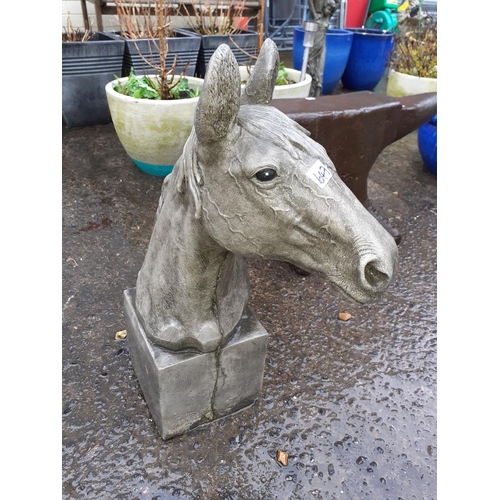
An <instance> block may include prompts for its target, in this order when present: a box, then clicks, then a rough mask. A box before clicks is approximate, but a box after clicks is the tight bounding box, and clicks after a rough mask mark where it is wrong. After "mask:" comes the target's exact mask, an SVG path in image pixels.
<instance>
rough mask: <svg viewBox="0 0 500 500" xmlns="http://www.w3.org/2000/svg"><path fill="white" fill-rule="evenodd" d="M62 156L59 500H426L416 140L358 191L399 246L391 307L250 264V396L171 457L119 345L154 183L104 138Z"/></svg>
mask: <svg viewBox="0 0 500 500" xmlns="http://www.w3.org/2000/svg"><path fill="white" fill-rule="evenodd" d="M62 145H63V157H62V166H63V177H62V180H63V192H62V198H63V225H62V237H63V242H62V243H63V247H62V254H63V263H62V269H63V283H62V294H63V295H62V301H63V341H62V345H63V351H62V366H63V375H62V382H63V388H62V395H63V401H62V413H63V415H62V444H63V458H62V464H63V473H62V492H63V498H65V499H80V498H82V499H178V498H180V499H241V500H257V499H259V500H261V499H262V500H264V499H265V500H268V499H269V500H271V499H279V500H281V499H325V500H326V499H346V500H351V499H361V498H363V499H364V498H370V499H374V500H380V499H390V500H398V499H404V500H408V499H417V500H431V499H435V498H436V496H437V493H436V492H437V486H436V471H437V450H436V442H437V437H436V231H437V213H436V210H437V209H436V203H437V201H436V178H435V177H434V176H433V175H432V174H430V173H429V172H428V171H427V170H426V169H425V168H424V166H423V164H422V160H421V158H420V155H419V152H418V148H417V138H416V132H414V133H412V134H410V135H408V136H406V137H405V138H403V139H401V140H400V141H398V142H397V143H395V144H393V145H391V146H389V147H388V148H386V149H385V150H384V151H383V153H382V154H381V155H380V156H379V158H378V160H377V162H376V164H375V166H374V168H373V170H372V173H371V176H370V178H369V195H370V198H371V201H372V203H373V205H374V206H375V208H376V209H377V211H378V213H379V215H380V216H381V217H382V218H383V219H385V220H386V221H388V222H389V223H390V224H392V225H393V226H395V227H397V228H398V229H399V230H400V231H401V233H402V242H401V244H400V246H399V251H400V263H399V272H398V274H397V277H396V279H395V280H394V282H393V283H392V285H391V286H390V288H389V291H388V293H387V294H386V295H385V297H384V298H383V299H382V300H381V301H379V302H378V303H375V304H372V305H368V306H366V305H365V306H360V305H356V304H353V303H351V302H350V301H348V300H346V299H344V298H343V297H341V296H340V295H339V294H338V293H336V292H335V291H333V290H332V289H331V288H330V287H329V286H328V285H327V284H326V282H325V280H324V279H323V278H321V277H320V276H317V275H310V276H300V275H298V274H296V273H295V272H294V271H293V270H291V269H290V268H289V267H288V266H287V265H285V264H282V263H272V262H259V261H250V262H249V273H250V278H251V283H252V294H251V300H250V307H251V309H252V310H253V312H254V313H255V314H256V316H257V318H258V319H259V320H260V321H261V323H262V324H263V326H264V327H265V328H266V329H267V330H268V331H269V333H270V340H269V346H268V352H267V362H266V368H265V376H264V383H263V389H262V393H261V396H260V397H259V398H258V399H257V401H256V402H255V404H254V405H253V406H252V407H250V408H248V409H245V410H243V411H241V412H239V413H237V414H235V415H232V416H228V417H225V418H223V419H221V420H219V421H216V422H213V423H211V424H208V425H205V426H203V427H199V428H197V429H194V430H192V431H189V432H187V433H186V434H185V435H183V436H180V437H177V438H174V439H172V440H170V441H167V442H164V441H162V440H161V438H160V437H159V435H158V433H157V430H156V428H155V425H154V422H153V421H152V420H151V415H150V414H149V410H148V407H147V405H146V403H145V401H144V399H143V396H142V393H141V389H140V387H139V384H138V381H137V379H136V377H135V374H134V371H133V369H132V365H131V361H130V356H129V351H128V344H127V340H126V339H125V340H115V334H116V332H118V331H120V330H123V329H125V319H124V313H123V290H124V289H126V288H129V287H132V286H134V285H135V280H136V277H137V273H138V271H139V268H140V266H141V264H142V260H143V258H144V254H145V250H146V246H147V243H148V241H149V236H150V233H151V229H152V224H153V219H154V215H155V211H156V206H157V202H158V198H159V194H160V188H161V183H162V179H160V178H157V177H152V176H149V175H146V174H144V173H142V172H141V171H140V170H139V169H138V168H137V167H135V165H134V164H133V163H132V161H131V160H130V159H129V158H128V156H127V154H126V153H125V151H124V150H123V148H122V146H121V144H120V142H119V141H118V138H117V136H116V133H115V132H114V129H113V126H112V125H102V126H95V127H87V128H84V129H79V130H68V129H64V128H63V139H62ZM339 311H347V312H349V313H350V314H352V318H351V319H350V320H349V321H348V322H342V321H340V320H339V319H338V318H337V316H338V313H339ZM277 450H283V451H285V452H287V453H288V454H289V462H288V465H287V466H286V467H285V466H282V465H281V464H280V463H278V462H277V460H276V451H277Z"/></svg>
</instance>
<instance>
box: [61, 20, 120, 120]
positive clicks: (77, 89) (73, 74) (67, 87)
mask: <svg viewBox="0 0 500 500" xmlns="http://www.w3.org/2000/svg"><path fill="white" fill-rule="evenodd" d="M124 49H125V43H124V42H123V41H122V40H113V39H112V38H110V37H109V36H107V35H106V34H105V33H102V32H96V33H92V31H91V30H85V31H82V30H80V29H74V28H73V26H72V23H71V19H70V18H69V17H68V21H67V26H66V27H65V29H64V32H63V35H62V117H63V120H64V122H65V123H66V126H67V127H69V128H73V127H85V126H89V125H98V124H106V123H109V122H110V121H111V116H110V113H109V108H108V104H107V101H106V93H105V92H104V87H105V85H106V83H108V82H109V80H110V79H111V78H113V75H115V74H116V73H119V72H120V71H121V67H122V62H123V54H124Z"/></svg>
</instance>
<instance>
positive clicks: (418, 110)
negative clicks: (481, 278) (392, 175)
mask: <svg viewBox="0 0 500 500" xmlns="http://www.w3.org/2000/svg"><path fill="white" fill-rule="evenodd" d="M272 105H273V106H274V107H276V108H278V109H279V110H280V111H282V112H283V113H285V114H286V115H288V116H289V117H290V118H292V119H293V120H295V121H296V122H297V123H299V124H300V125H302V126H303V127H304V128H306V129H307V130H308V131H309V132H310V133H311V137H312V138H313V139H314V140H315V141H317V142H319V143H320V144H321V145H322V146H323V147H324V148H325V149H326V151H327V153H328V155H329V156H330V158H331V160H332V161H333V163H334V164H335V167H336V168H337V172H338V174H339V175H340V178H341V179H342V180H343V181H344V182H345V183H346V185H347V186H348V187H349V189H350V190H351V191H352V192H353V193H354V194H355V195H356V197H357V198H358V200H359V201H361V203H362V204H363V205H364V206H365V208H367V209H368V210H369V211H370V212H371V213H372V214H373V215H374V216H375V217H377V219H379V222H380V223H381V224H382V225H383V226H384V227H385V228H386V229H387V230H388V231H389V232H390V233H391V234H392V235H393V237H394V239H395V240H396V243H398V244H399V242H400V241H401V234H400V232H399V231H398V230H397V229H395V228H392V227H390V226H389V225H388V224H387V223H386V222H385V221H382V220H380V218H379V217H378V215H377V214H376V212H375V210H374V209H373V207H372V205H371V203H370V200H369V199H368V192H367V187H368V174H369V173H370V170H371V168H372V166H373V164H374V163H375V160H376V159H377V157H378V156H379V154H380V153H381V152H382V150H383V149H384V148H385V147H387V146H388V145H389V144H392V143H393V142H395V141H397V140H399V139H401V138H402V137H404V136H405V135H407V134H409V133H410V132H413V131H414V130H416V129H417V128H419V127H420V126H421V125H423V124H424V123H426V122H427V121H429V120H430V119H431V118H432V117H433V116H434V115H435V114H436V113H437V92H429V93H425V94H418V95H412V96H407V97H399V98H395V97H389V96H386V95H383V94H375V93H373V92H368V91H365V92H351V93H348V94H341V95H328V96H321V97H317V98H316V99H310V98H305V99H275V100H273V101H272Z"/></svg>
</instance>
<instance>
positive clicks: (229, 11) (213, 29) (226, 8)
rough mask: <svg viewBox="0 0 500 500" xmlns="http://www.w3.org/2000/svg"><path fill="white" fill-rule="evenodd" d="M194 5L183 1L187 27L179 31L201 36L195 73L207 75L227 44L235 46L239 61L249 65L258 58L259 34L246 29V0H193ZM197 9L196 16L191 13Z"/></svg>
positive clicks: (234, 52) (233, 49)
mask: <svg viewBox="0 0 500 500" xmlns="http://www.w3.org/2000/svg"><path fill="white" fill-rule="evenodd" d="M190 2H191V6H190V7H191V8H190V9H189V10H188V9H187V7H186V5H184V4H181V9H182V10H181V13H183V15H184V17H185V20H186V22H187V25H188V26H187V27H184V28H178V29H177V32H179V33H183V34H185V35H191V36H192V35H195V36H197V37H198V38H200V39H201V45H200V52H199V54H198V61H197V63H196V69H195V75H196V76H198V77H200V78H203V77H204V76H205V72H206V70H207V66H208V62H209V61H210V58H211V57H212V54H213V53H214V52H215V50H216V49H217V47H218V46H219V45H221V44H223V43H225V44H226V45H228V46H229V47H230V48H231V51H232V52H233V54H234V56H235V57H236V60H237V61H238V64H239V65H240V66H245V65H246V64H248V63H249V62H251V61H252V60H255V59H256V58H257V54H258V49H259V40H258V38H259V35H258V33H257V32H256V31H252V30H249V29H243V28H242V27H241V24H240V20H241V18H242V17H243V16H242V14H243V13H244V11H245V0H228V1H227V2H225V3H223V2H222V1H220V0H214V1H212V2H211V3H210V5H208V6H207V5H206V2H203V1H202V0H190ZM193 12H194V15H190V14H191V13H193ZM245 24H246V23H245Z"/></svg>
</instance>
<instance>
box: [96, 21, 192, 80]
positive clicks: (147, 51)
mask: <svg viewBox="0 0 500 500" xmlns="http://www.w3.org/2000/svg"><path fill="white" fill-rule="evenodd" d="M105 33H106V34H107V35H108V36H110V37H113V38H115V39H116V40H123V41H124V42H125V53H124V56H123V67H122V69H121V76H122V77H123V76H129V75H130V69H131V68H134V73H135V74H136V75H152V74H156V73H155V70H154V69H153V68H152V67H151V66H150V65H149V64H148V63H147V62H146V61H145V60H144V58H146V59H147V60H148V61H149V62H150V63H151V64H153V65H155V66H159V65H160V52H159V50H158V47H159V38H149V39H148V38H144V39H137V40H131V39H128V38H124V37H122V36H120V33H119V32H118V31H106V32H105ZM166 40H167V43H168V54H167V68H170V67H172V66H173V64H174V60H175V58H176V57H177V60H176V68H175V74H176V75H180V74H181V72H182V71H184V70H185V73H184V74H185V75H186V76H194V71H195V66H196V61H197V60H198V52H199V51H200V44H201V40H200V39H199V37H196V36H194V35H193V34H189V33H178V32H177V30H174V36H172V37H167V38H166Z"/></svg>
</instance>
